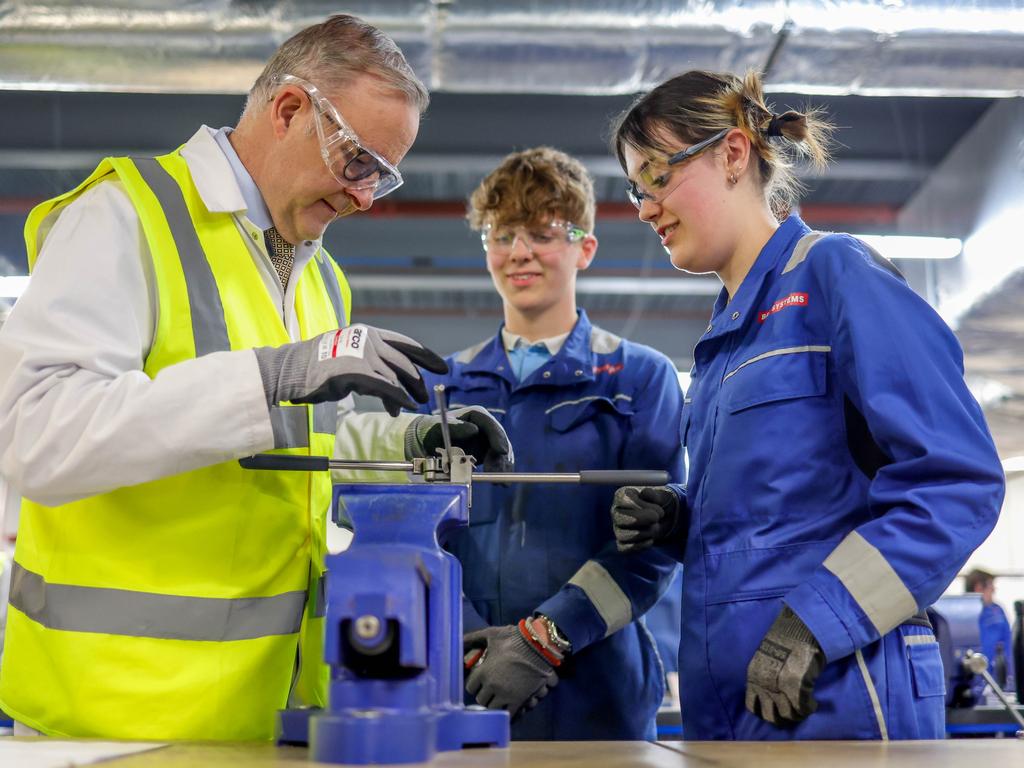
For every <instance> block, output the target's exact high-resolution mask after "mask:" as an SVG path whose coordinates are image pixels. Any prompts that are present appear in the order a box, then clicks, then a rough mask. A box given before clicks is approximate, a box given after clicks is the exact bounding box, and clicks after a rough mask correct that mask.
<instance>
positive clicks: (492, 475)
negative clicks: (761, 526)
mask: <svg viewBox="0 0 1024 768" xmlns="http://www.w3.org/2000/svg"><path fill="white" fill-rule="evenodd" d="M238 463H239V464H241V465H242V467H244V468H245V469H277V470H282V469H283V470H297V471H300V472H318V471H326V470H328V469H341V470H350V469H372V470H377V471H385V472H412V471H413V470H414V468H415V465H414V464H413V463H412V462H407V461H359V460H355V459H329V458H328V457H326V456H289V455H281V454H266V453H262V454H258V455H256V456H248V457H246V458H244V459H240V460H239V462H238ZM470 477H471V478H472V480H473V482H480V483H581V484H586V485H664V484H665V483H667V482H668V481H669V477H668V473H667V472H664V471H662V470H651V469H584V470H582V471H580V472H473V473H472V474H471V475H470Z"/></svg>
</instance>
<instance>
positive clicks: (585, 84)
mask: <svg viewBox="0 0 1024 768" xmlns="http://www.w3.org/2000/svg"><path fill="white" fill-rule="evenodd" d="M341 10H344V11H345V12H349V13H353V14H356V15H358V16H362V17H363V18H366V19H367V20H369V21H372V22H374V23H376V24H377V25H379V26H380V27H381V28H383V29H384V30H386V31H387V32H388V33H389V34H390V35H391V36H392V37H394V38H395V39H396V40H397V41H398V43H399V44H400V45H401V46H402V49H403V50H404V51H405V53H406V55H407V56H408V58H409V60H410V62H411V63H412V65H413V66H414V68H415V69H416V71H417V72H418V73H419V74H420V76H421V77H422V78H423V80H424V81H425V82H426V83H427V84H428V85H429V86H430V87H431V89H433V90H441V91H455V92H489V93H511V92H528V93H575V94H621V93H632V92H636V91H639V90H642V89H644V88H647V87H649V86H651V85H653V84H655V83H658V82H660V81H661V80H663V79H665V78H666V77H668V76H669V75H671V74H674V73H676V72H680V71H683V70H685V69H692V68H704V69H714V70H730V71H743V70H746V69H747V68H755V69H758V70H761V71H764V72H766V73H767V82H768V84H769V86H770V88H771V89H772V90H776V91H781V90H785V91H796V92H804V93H830V94H831V93H834V94H866V95H943V96H967V95H978V96H981V95H984V96H1019V95H1024V0H976V1H974V2H969V1H966V0H865V1H862V2H858V1H846V0H842V1H839V2H820V1H818V2H816V1H814V0H792V1H790V2H773V1H771V0H718V1H717V2H716V1H714V0H706V1H704V2H684V3H680V2H656V1H651V0H633V1H632V2H626V1H625V0H620V1H619V2H614V1H608V2H594V1H585V0H566V1H563V2H557V1H556V0H545V1H544V2H539V1H537V0H534V1H532V2H530V1H526V2H511V3H500V2H490V1H489V0H433V1H432V2H430V1H428V0H378V1H377V2H365V1H364V2H350V3H346V4H344V5H341V4H338V3H336V2H318V1H316V0H294V1H292V2H285V1H283V0H282V1H279V2H273V1H272V0H267V1H265V2H262V1H261V0H206V1H205V2H202V1H200V0H194V1H187V2H168V1H167V0H135V1H132V0H112V1H111V2H107V3H93V4H89V3H82V2H77V1H76V0H51V2H29V1H28V0H6V2H4V1H3V0H0V88H7V89H22V88H23V89H33V90H35V89H53V90H113V91H140V92H159V91H175V92H214V93H241V92H244V91H245V90H247V89H248V87H249V85H250V84H251V82H252V81H253V79H254V78H255V76H256V74H257V73H258V72H259V70H260V68H261V66H262V64H263V62H264V61H265V60H266V58H267V57H268V55H269V54H270V52H271V51H272V50H273V49H274V48H275V47H276V46H277V45H278V44H280V43H281V42H282V41H283V40H285V39H286V38H287V37H288V36H289V35H291V34H292V33H294V32H295V31H297V30H298V29H301V28H302V27H304V26H306V25H308V24H311V23H314V22H316V21H318V20H320V19H323V18H324V17H325V16H327V15H328V14H330V13H336V12H338V11H341Z"/></svg>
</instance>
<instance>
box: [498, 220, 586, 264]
mask: <svg viewBox="0 0 1024 768" xmlns="http://www.w3.org/2000/svg"><path fill="white" fill-rule="evenodd" d="M586 236H587V231H586V230H585V229H583V228H582V227H577V226H576V225H575V224H571V223H569V222H568V221H552V222H551V223H549V224H535V225H531V226H526V227H503V226H492V225H491V224H488V225H487V226H485V227H484V228H483V231H481V232H480V240H481V242H482V243H483V246H484V250H485V251H490V252H492V253H495V254H497V255H499V256H507V255H508V254H510V253H512V248H513V247H515V244H516V240H522V241H523V245H525V246H526V249H527V250H528V251H529V252H530V253H533V254H536V255H538V256H543V255H546V254H549V253H554V252H555V251H557V250H559V249H560V248H563V247H564V246H565V244H566V243H578V242H579V241H580V240H582V239H583V238H585V237H586Z"/></svg>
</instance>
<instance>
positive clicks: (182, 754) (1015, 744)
mask: <svg viewBox="0 0 1024 768" xmlns="http://www.w3.org/2000/svg"><path fill="white" fill-rule="evenodd" d="M103 765H104V766H107V765H109V766H111V767H112V768H195V766H204V767H207V766H208V767H209V768H242V766H253V768H273V767H275V766H288V767H289V768H300V766H312V765H331V764H329V763H311V762H308V761H307V759H306V750H305V749H302V748H298V747H275V746H273V745H270V744H172V745H169V746H166V747H162V748H160V749H156V750H152V751H149V752H143V753H140V754H136V755H131V756H129V757H123V758H119V759H115V760H111V761H109V762H104V763H103ZM429 765H431V766H433V768H449V767H455V766H458V767H460V768H471V767H472V768H518V767H519V766H522V767H523V768H527V767H528V768H563V767H565V768H572V767H573V766H578V767H579V768H583V767H584V766H586V768H604V767H605V766H641V767H646V768H668V767H669V766H672V767H674V768H679V766H689V767H692V768H741V766H742V767H744V768H745V767H746V766H753V768H800V767H802V766H808V767H810V766H815V768H817V767H818V766H823V767H824V768H881V767H882V766H885V767H887V768H888V767H890V766H891V768H964V767H965V766H967V768H990V767H992V766H999V765H1004V766H1019V765H1024V739H1012V738H1009V739H954V740H948V741H903V742H887V743H885V742H877V741H831V742H828V741H822V742H783V743H779V742H696V741H688V742H683V741H662V742H653V743H651V742H622V741H604V742H539V741H533V742H529V741H520V742H513V744H512V746H511V747H510V748H508V749H471V750H464V751H462V752H443V753H439V754H438V756H437V758H436V759H435V760H434V761H433V762H432V763H429Z"/></svg>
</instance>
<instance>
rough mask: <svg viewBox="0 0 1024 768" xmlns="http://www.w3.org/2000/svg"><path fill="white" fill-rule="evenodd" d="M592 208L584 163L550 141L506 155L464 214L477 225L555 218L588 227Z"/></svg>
mask: <svg viewBox="0 0 1024 768" xmlns="http://www.w3.org/2000/svg"><path fill="white" fill-rule="evenodd" d="M594 208H595V203H594V182H593V181H592V180H591V178H590V174H589V173H588V172H587V169H586V168H584V167H583V163H581V162H580V161H579V160H577V159H575V158H573V157H570V156H569V155H567V154H565V153H564V152H561V151H559V150H557V149H554V148H552V147H534V148H532V149H524V150H522V151H520V152H513V153H512V154H510V155H508V156H506V157H505V159H504V160H502V161H501V163H500V164H499V165H498V167H497V168H495V169H494V170H493V171H491V172H490V173H489V174H487V176H486V177H484V180H483V181H481V182H480V185H479V186H478V187H477V188H476V189H475V190H474V191H473V194H472V195H470V197H469V205H468V208H467V211H466V218H467V219H468V220H469V226H470V227H472V228H473V229H475V230H481V229H483V228H484V227H486V226H487V225H488V224H492V225H493V224H500V225H502V226H524V225H525V226H528V225H533V224H543V223H546V222H549V221H552V220H555V219H559V220H563V221H569V222H572V223H573V224H575V225H576V226H578V227H581V228H582V229H585V230H586V231H587V232H591V231H593V229H594Z"/></svg>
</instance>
